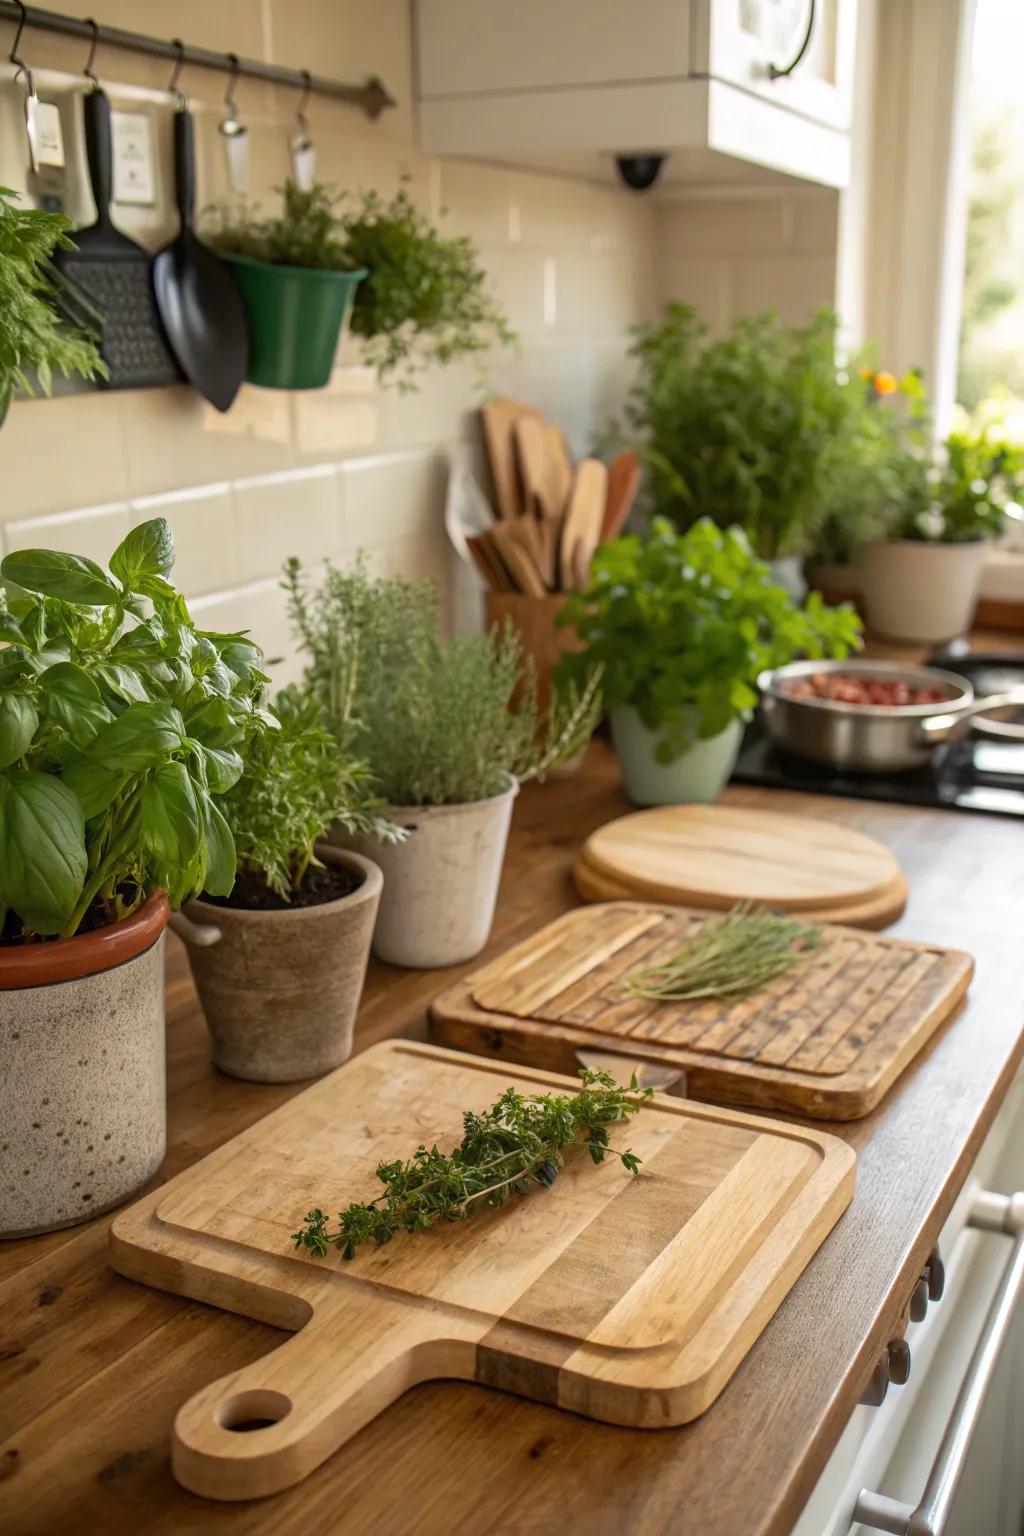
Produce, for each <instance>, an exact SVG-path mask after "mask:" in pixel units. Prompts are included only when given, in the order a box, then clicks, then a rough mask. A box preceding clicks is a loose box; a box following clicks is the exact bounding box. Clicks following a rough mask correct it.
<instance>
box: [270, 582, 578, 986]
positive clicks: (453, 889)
mask: <svg viewBox="0 0 1024 1536" xmlns="http://www.w3.org/2000/svg"><path fill="white" fill-rule="evenodd" d="M285 585H286V588H287V590H288V593H289V602H290V611H291V617H292V621H293V624H294V627H295V630H296V633H297V635H298V637H299V640H300V643H301V645H302V647H303V649H304V650H305V652H306V654H307V656H308V658H309V664H308V666H307V668H306V673H305V688H306V689H307V691H308V693H309V694H310V696H311V697H312V698H314V699H316V700H317V701H318V703H319V704H320V705H321V707H322V708H323V709H324V711H325V714H326V717H327V720H328V723H329V725H330V727H331V729H332V730H333V732H334V734H335V737H336V739H337V740H338V741H339V743H340V744H341V747H342V750H343V751H352V752H354V753H356V754H357V755H358V756H359V757H360V758H362V759H363V760H364V761H365V762H366V763H367V764H368V765H369V768H370V771H371V773H372V775H373V779H374V782H375V784H376V786H377V788H378V790H379V792H380V793H381V795H382V796H383V797H384V799H385V801H386V803H387V807H388V811H387V814H388V816H389V817H390V819H391V820H392V821H393V822H395V823H396V824H397V825H398V826H399V827H402V828H404V829H405V830H406V832H407V833H408V836H407V837H406V838H405V839H404V840H403V841H402V842H392V843H382V842H381V841H380V840H379V838H361V839H359V840H358V842H357V846H358V847H359V848H360V849H362V850H363V851H364V852H367V853H369V855H370V856H371V857H372V858H373V859H374V861H375V862H376V863H378V864H379V865H380V867H381V869H382V870H383V873H384V890H383V892H382V895H381V903H380V912H379V915H378V919H377V927H376V931H375V934H374V951H375V953H376V954H377V955H378V956H379V957H380V958H381V959H382V960H387V961H390V962H391V963H392V964H395V965H407V966H415V967H426V968H429V967H433V966H442V965H455V964H457V963H458V962H459V961H461V960H468V959H470V958H471V957H472V956H473V955H475V954H477V953H478V952H479V950H480V949H482V947H483V945H484V944H485V943H486V942H487V937H488V935H489V933H490V930H491V923H492V920H493V917H494V907H495V902H496V900H497V894H498V882H499V879H500V875H501V866H502V862H503V860H504V855H505V844H506V842H507V839H508V830H509V823H510V821H511V817H512V802H513V800H514V798H515V795H516V793H517V792H518V788H519V784H520V782H521V781H522V780H523V779H527V778H533V777H539V776H541V775H543V774H544V773H546V772H547V771H548V770H549V769H551V768H552V767H554V766H555V765H556V764H558V763H560V762H563V761H565V760H566V759H567V758H570V757H572V756H574V755H575V754H576V753H577V752H579V751H580V750H581V749H582V748H583V746H584V745H585V744H586V742H587V741H588V740H589V737H590V734H591V732H592V730H593V727H594V724H595V723H596V719H597V715H598V710H599V701H598V697H597V685H596V680H595V679H593V678H588V679H586V680H585V682H584V684H583V687H582V688H581V689H579V690H577V689H576V688H575V686H571V687H570V688H569V689H567V690H566V691H565V692H564V694H562V695H560V696H556V697H553V698H552V701H551V704H550V706H549V709H548V711H547V713H546V716H545V718H544V719H543V720H541V719H539V711H538V708H537V703H536V678H535V674H534V672H533V668H532V666H531V665H529V664H524V661H523V657H522V654H521V652H520V649H519V645H518V642H517V641H516V639H515V637H514V634H513V632H512V630H511V628H507V629H505V630H497V629H495V630H491V631H490V632H489V633H487V634H485V635H464V636H460V637H458V638H456V639H453V640H447V641H446V640H443V639H442V638H441V635H440V632H439V623H438V605H437V594H436V590H435V588H434V587H433V585H432V583H430V582H418V583H412V582H406V581H402V580H398V579H395V578H386V579H379V580H372V579H371V578H370V577H369V576H367V574H366V571H365V568H364V567H363V565H362V563H361V562H360V563H359V564H358V565H357V567H356V569H354V570H351V571H341V570H337V569H334V568H333V567H331V566H328V567H327V571H326V575H325V578H324V581H323V584H322V586H320V587H319V588H318V589H312V590H311V589H310V588H309V587H308V586H307V585H306V584H305V582H304V581H303V577H302V572H301V570H300V568H299V565H298V563H297V562H296V561H294V560H293V561H290V562H289V563H288V566H287V568H286V580H285ZM513 706H514V707H513ZM346 841H350V839H348V838H346Z"/></svg>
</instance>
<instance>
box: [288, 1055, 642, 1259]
mask: <svg viewBox="0 0 1024 1536" xmlns="http://www.w3.org/2000/svg"><path fill="white" fill-rule="evenodd" d="M580 1077H581V1078H582V1080H583V1087H582V1089H581V1090H580V1092H579V1093H577V1094H564V1093H557V1094H552V1093H545V1094H533V1095H530V1096H526V1095H524V1094H521V1093H517V1092H516V1090H515V1089H514V1088H506V1090H505V1092H504V1093H503V1094H502V1095H501V1097H500V1098H499V1099H498V1100H497V1101H496V1102H495V1103H494V1104H492V1105H491V1107H490V1109H487V1110H485V1111H484V1112H483V1113H482V1114H476V1113H475V1112H474V1111H472V1110H467V1111H466V1113H465V1114H464V1115H463V1117H462V1124H463V1138H462V1141H461V1142H460V1143H459V1145H458V1146H457V1147H456V1148H455V1149H454V1151H452V1152H451V1153H448V1154H446V1153H444V1152H441V1151H439V1150H438V1148H437V1147H436V1146H433V1147H430V1148H429V1149H428V1148H427V1147H425V1146H423V1145H422V1144H421V1145H420V1146H419V1147H417V1149H416V1151H415V1153H414V1154H413V1156H412V1157H411V1158H410V1159H409V1160H408V1162H402V1161H401V1160H398V1161H396V1162H391V1163H388V1162H382V1163H379V1164H378V1166H377V1178H378V1179H379V1180H380V1182H381V1183H382V1184H383V1186H384V1192H383V1194H380V1195H378V1196H377V1197H376V1198H375V1199H374V1200H370V1201H369V1202H367V1203H365V1204H363V1203H360V1202H358V1201H357V1202H354V1203H353V1204H351V1205H349V1206H348V1207H347V1208H346V1209H345V1210H343V1211H339V1213H338V1223H337V1226H336V1227H335V1228H333V1229H332V1228H331V1226H330V1225H329V1222H328V1218H327V1217H326V1216H325V1215H324V1213H323V1211H322V1210H320V1208H319V1207H317V1208H316V1209H314V1210H312V1211H310V1212H309V1214H308V1215H307V1216H306V1221H305V1225H304V1226H302V1227H300V1228H299V1230H298V1232H293V1233H292V1238H293V1240H294V1243H295V1247H296V1248H304V1249H306V1250H307V1251H308V1252H309V1253H310V1254H312V1255H313V1256H314V1257H315V1258H318V1259H322V1258H323V1257H324V1256H325V1255H326V1253H327V1249H328V1247H331V1246H333V1247H336V1248H340V1249H341V1252H342V1256H343V1257H344V1258H346V1259H351V1258H353V1257H354V1255H355V1253H356V1250H357V1249H358V1248H359V1246H360V1244H361V1243H365V1242H369V1241H370V1240H371V1239H372V1240H373V1242H375V1243H376V1244H377V1245H378V1246H380V1245H381V1244H383V1243H387V1242H390V1240H391V1238H392V1237H393V1236H394V1235H395V1233H396V1232H399V1231H401V1232H429V1231H430V1230H431V1229H432V1228H433V1227H434V1226H436V1225H437V1223H438V1222H440V1221H464V1220H466V1218H467V1217H469V1216H472V1215H473V1213H474V1212H475V1211H476V1210H478V1209H479V1208H480V1207H481V1206H492V1207H493V1206H502V1205H505V1204H506V1203H507V1201H508V1200H510V1199H511V1197H512V1196H513V1195H525V1194H528V1193H529V1191H530V1190H531V1189H532V1188H533V1186H534V1185H535V1184H539V1185H541V1186H542V1187H543V1188H547V1189H550V1187H551V1185H552V1184H553V1183H554V1182H555V1179H556V1178H557V1176H558V1170H559V1168H561V1167H562V1164H563V1162H564V1159H565V1153H566V1152H567V1151H568V1150H570V1149H571V1148H572V1147H574V1146H584V1147H586V1148H587V1150H588V1151H589V1153H590V1156H591V1159H592V1161H593V1162H595V1163H603V1162H604V1160H605V1157H606V1156H607V1155H609V1154H610V1155H612V1156H613V1157H618V1158H619V1160H620V1161H621V1163H622V1166H623V1167H624V1168H626V1169H627V1170H628V1171H629V1172H630V1173H632V1174H636V1173H638V1172H639V1170H640V1159H639V1158H638V1157H637V1155H636V1153H635V1152H632V1151H631V1150H630V1149H629V1148H627V1149H626V1150H625V1151H621V1150H619V1149H618V1148H616V1147H613V1146H611V1145H610V1144H609V1141H608V1126H609V1125H612V1124H614V1123H615V1122H616V1121H621V1120H627V1119H628V1118H629V1116H630V1115H635V1114H636V1113H637V1112H638V1110H639V1109H640V1108H641V1106H642V1105H643V1104H644V1103H646V1101H647V1100H648V1099H649V1098H650V1097H651V1089H650V1088H644V1089H641V1088H640V1087H639V1086H638V1084H637V1080H636V1077H635V1075H634V1076H633V1077H632V1078H631V1079H630V1082H629V1085H628V1087H621V1086H620V1085H619V1084H617V1083H616V1082H615V1079H614V1078H613V1077H611V1076H610V1074H609V1073H607V1072H591V1071H588V1070H587V1069H586V1068H584V1069H583V1071H581V1073H580Z"/></svg>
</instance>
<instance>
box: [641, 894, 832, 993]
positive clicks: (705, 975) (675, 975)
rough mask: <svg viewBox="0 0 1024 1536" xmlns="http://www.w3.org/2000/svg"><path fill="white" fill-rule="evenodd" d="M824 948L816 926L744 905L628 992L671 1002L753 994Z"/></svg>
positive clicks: (709, 925)
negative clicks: (755, 910)
mask: <svg viewBox="0 0 1024 1536" xmlns="http://www.w3.org/2000/svg"><path fill="white" fill-rule="evenodd" d="M822 942H823V941H822V935H821V929H820V928H818V927H817V926H815V925H814V924H810V923H800V922H797V921H796V919H795V918H792V917H783V916H780V915H778V914H777V913H774V912H754V911H751V910H750V907H749V904H747V903H741V904H740V905H739V906H737V907H734V908H733V909H732V911H731V912H728V913H726V915H725V917H721V918H714V919H709V920H708V921H707V922H705V923H703V924H702V925H701V927H700V929H699V930H698V931H697V933H695V934H694V936H693V938H692V939H687V941H686V943H685V944H683V945H682V947H681V948H680V949H679V950H677V951H676V953H675V954H674V955H672V956H671V958H670V959H668V960H665V961H663V962H662V963H661V964H660V965H649V966H645V967H644V968H643V969H642V970H638V971H634V972H633V973H632V975H631V976H627V977H626V979H625V981H624V983H623V986H624V987H625V990H626V991H627V992H628V993H630V994H631V996H633V997H649V998H655V999H663V1000H665V1001H671V1002H685V1001H688V1000H690V999H692V998H698V997H728V996H730V995H731V994H734V993H737V992H753V991H755V990H756V989H757V988H758V987H763V986H766V985H767V983H768V982H770V981H774V979H775V977H776V976H782V975H783V974H784V973H785V972H786V971H788V970H790V968H791V967H792V966H794V965H799V964H800V963H801V962H803V961H805V960H807V959H808V958H809V956H810V952H811V951H812V950H815V949H818V948H820V946H821V944H822Z"/></svg>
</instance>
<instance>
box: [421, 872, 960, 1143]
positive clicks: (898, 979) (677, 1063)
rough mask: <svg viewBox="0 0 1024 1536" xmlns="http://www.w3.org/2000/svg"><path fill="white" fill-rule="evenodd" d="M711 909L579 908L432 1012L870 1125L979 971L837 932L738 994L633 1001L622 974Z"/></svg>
mask: <svg viewBox="0 0 1024 1536" xmlns="http://www.w3.org/2000/svg"><path fill="white" fill-rule="evenodd" d="M707 920H708V916H707V914H706V913H698V912H686V911H683V910H681V909H679V908H673V907H664V906H651V905H647V904H646V903H640V902H609V903H607V904H606V905H604V906H598V907H580V908H577V909H576V910H575V911H573V912H567V913H565V914H564V915H563V916H562V917H560V918H558V919H556V921H555V922H553V923H551V924H550V925H549V926H548V927H547V928H544V929H542V930H541V932H540V933H536V934H534V935H533V936H532V937H531V938H529V939H527V940H525V941H524V942H523V943H522V944H519V945H518V946H517V947H516V948H515V949H511V950H509V951H508V952H507V953H506V954H504V955H501V956H499V958H498V959H497V960H494V961H492V962H491V963H490V964H489V965H488V966H486V967H485V968H484V969H483V970H480V971H478V972H477V973H476V974H475V975H472V976H466V977H463V978H462V979H461V980H460V981H458V982H456V983H455V985H454V986H452V987H450V988H449V989H448V991H447V992H445V993H443V994H442V996H441V997H439V998H438V999H437V1001H436V1002H435V1003H434V1004H433V1006H432V1008H431V1023H432V1027H433V1031H434V1034H435V1035H436V1036H437V1037H438V1038H439V1039H441V1040H443V1041H445V1042H446V1043H447V1044H449V1045H457V1046H460V1047H461V1048H462V1049H464V1050H471V1051H477V1052H479V1053H481V1054H486V1055H502V1056H505V1057H506V1058H510V1059H512V1060H514V1061H527V1062H530V1063H531V1064H532V1065H535V1066H545V1067H555V1068H559V1069H565V1068H569V1067H571V1065H572V1063H573V1062H574V1060H575V1053H576V1052H577V1051H578V1050H587V1049H590V1050H596V1051H612V1052H616V1053H618V1054H620V1055H622V1056H623V1057H627V1058H634V1059H636V1060H643V1061H651V1062H656V1063H657V1064H658V1065H659V1066H668V1067H675V1068H681V1069H683V1070H684V1071H685V1073H686V1090H687V1092H688V1094H690V1096H691V1097H694V1098H699V1099H711V1098H714V1099H726V1100H728V1101H731V1102H732V1103H738V1104H751V1105H757V1106H759V1107H768V1108H772V1109H781V1110H787V1111H791V1112H795V1113H798V1114H804V1115H810V1116H811V1117H813V1118H817V1119H825V1120H855V1119H859V1118H860V1117H861V1116H862V1115H866V1114H867V1113H868V1112H869V1110H871V1109H873V1108H874V1106H875V1105H876V1104H877V1103H878V1101H879V1100H880V1099H881V1097H882V1096H883V1094H884V1093H885V1092H886V1091H887V1090H888V1089H889V1087H890V1086H891V1085H892V1083H893V1082H894V1081H895V1080H896V1078H897V1077H898V1076H899V1074H900V1073H901V1072H902V1071H903V1070H904V1068H905V1067H906V1066H907V1065H908V1063H909V1062H910V1061H911V1060H912V1059H913V1057H914V1056H915V1055H916V1054H917V1052H918V1051H920V1050H921V1048H922V1046H923V1045H924V1044H925V1042H926V1041H927V1040H928V1039H929V1038H930V1037H931V1035H932V1034H934V1032H935V1030H936V1029H937V1028H938V1026H939V1025H940V1024H941V1023H942V1021H943V1020H944V1019H947V1018H948V1017H949V1015H950V1014H951V1012H952V1011H953V1009H954V1008H955V1007H956V1006H957V1004H958V1003H959V1001H960V999H961V998H962V997H963V995H964V993H965V992H966V990H967V986H968V984H969V982H970V979H971V976H972V975H973V972H974V961H973V960H972V959H971V957H970V955H967V954H964V953H962V952H961V951H959V950H950V949H942V948H939V947H937V946H929V945H925V944H912V943H909V942H907V941H906V940H903V939H886V938H881V937H879V936H877V935H876V934H867V933H860V932H858V931H857V930H855V929H849V928H841V927H830V928H827V929H825V930H824V943H823V945H822V947H821V949H820V950H817V951H815V952H814V954H813V956H812V957H811V958H810V959H809V960H808V961H807V962H806V964H803V965H799V966H795V967H794V968H793V969H792V970H790V971H788V972H787V973H786V974H785V975H783V976H779V977H776V979H775V980H774V981H773V982H771V983H769V985H768V986H766V987H764V988H762V989H760V990H759V991H758V992H756V993H749V994H747V995H746V996H738V997H731V998H730V997H722V998H704V999H700V1000H692V1001H689V1002H664V1001H654V1000H651V999H647V998H633V997H630V996H629V995H628V994H626V993H625V992H624V990H623V988H622V981H623V979H624V978H625V977H626V976H628V975H629V974H630V973H631V972H632V971H635V970H637V969H639V968H640V967H641V966H647V965H654V964H658V963H659V962H660V961H662V960H664V959H666V958H667V957H668V956H669V955H671V954H672V953H673V951H674V950H676V949H678V948H679V945H680V944H681V943H682V942H683V940H684V939H685V938H686V937H687V936H689V935H691V934H693V933H694V932H696V931H698V930H699V928H700V926H701V924H702V923H704V922H706V921H707Z"/></svg>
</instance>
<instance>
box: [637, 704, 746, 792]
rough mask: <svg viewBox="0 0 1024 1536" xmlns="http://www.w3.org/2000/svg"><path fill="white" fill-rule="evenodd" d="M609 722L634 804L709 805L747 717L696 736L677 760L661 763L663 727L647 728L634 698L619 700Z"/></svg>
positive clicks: (723, 782) (732, 761)
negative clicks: (698, 738) (710, 733)
mask: <svg viewBox="0 0 1024 1536" xmlns="http://www.w3.org/2000/svg"><path fill="white" fill-rule="evenodd" d="M611 722H612V741H613V742H614V743H615V750H616V752H617V753H618V755H619V763H620V765H621V767H622V782H623V784H624V786H625V790H626V794H627V795H628V796H629V798H630V800H632V802H633V804H634V805H693V804H700V805H706V804H707V803H708V802H709V801H711V800H715V799H717V797H718V795H719V794H720V793H721V792H722V790H723V789H724V788H725V785H726V784H727V783H728V781H729V775H730V774H731V773H732V770H733V768H734V767H735V766H736V757H737V754H738V753H739V750H740V742H741V740H742V739H743V721H742V720H730V722H729V724H728V725H727V726H726V728H725V730H724V731H721V732H720V733H719V735H717V736H710V737H708V738H707V740H705V741H695V742H694V744H693V746H692V747H690V748H688V750H687V751H685V752H684V753H683V754H682V756H681V757H677V758H676V760H675V762H673V763H659V762H658V760H657V758H656V757H655V755H654V749H655V747H656V746H657V745H658V742H659V741H660V740H661V733H660V732H659V731H650V730H648V729H647V727H646V725H644V723H643V721H642V720H641V719H640V715H639V712H638V711H637V710H636V709H634V707H633V705H632V704H619V705H617V706H616V707H615V708H614V709H613V710H612V711H611Z"/></svg>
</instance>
